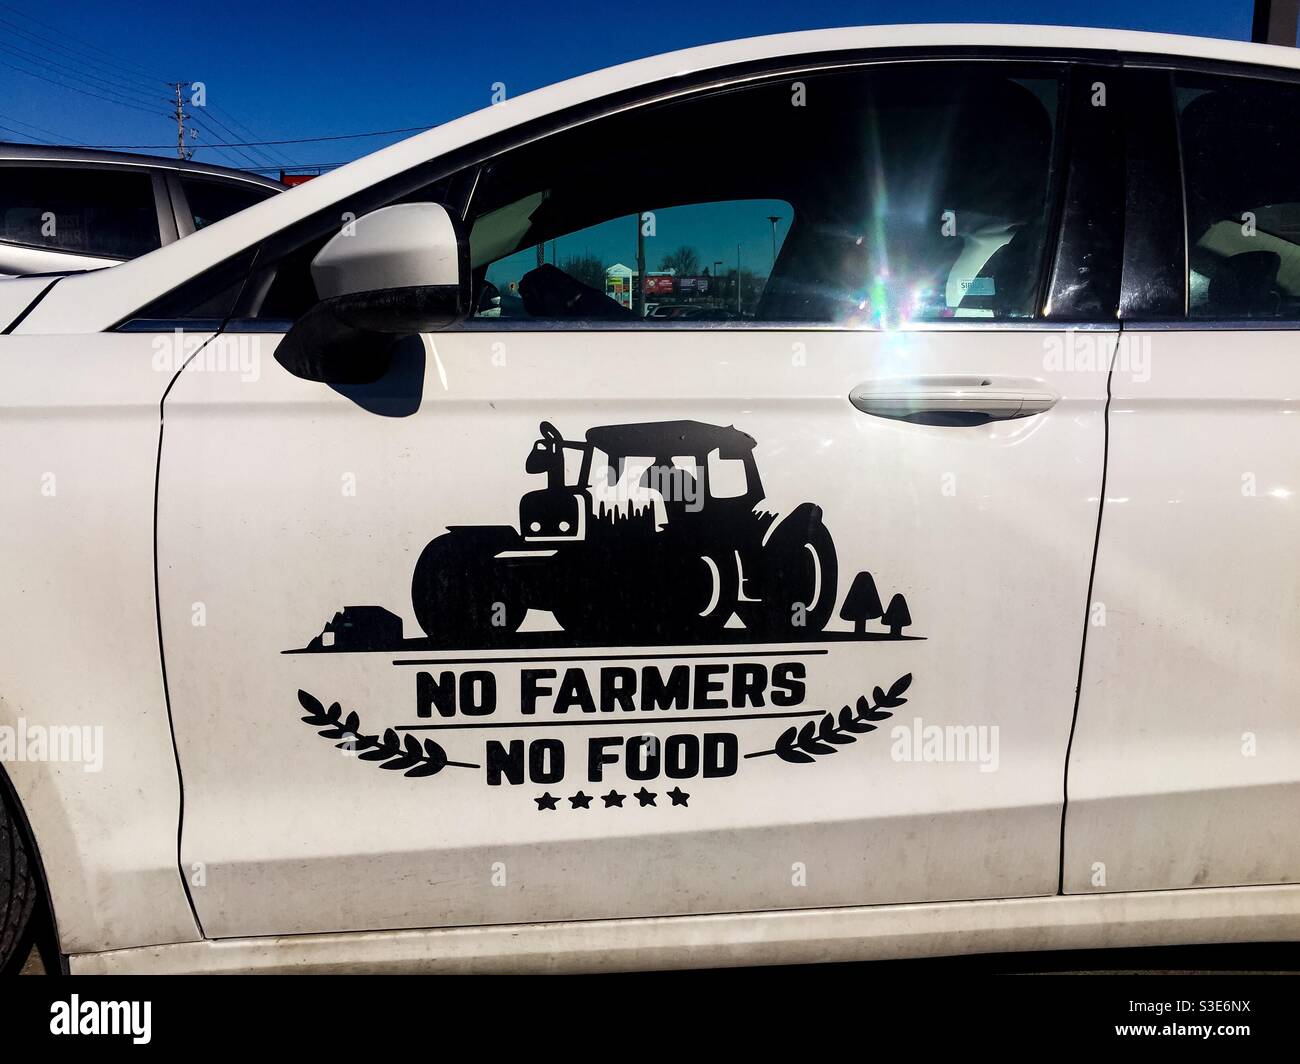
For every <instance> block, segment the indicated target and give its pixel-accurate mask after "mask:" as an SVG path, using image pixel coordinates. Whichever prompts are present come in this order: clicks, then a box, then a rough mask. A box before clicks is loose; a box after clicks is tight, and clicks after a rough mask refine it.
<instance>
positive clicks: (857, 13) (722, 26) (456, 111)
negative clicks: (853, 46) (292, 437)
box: [0, 0, 1251, 165]
mask: <svg viewBox="0 0 1300 1064" xmlns="http://www.w3.org/2000/svg"><path fill="white" fill-rule="evenodd" d="M1250 17H1251V7H1250V3H1249V2H1248V0H1234V2H1229V3H1221V2H1215V3H1210V2H1207V0H1191V2H1172V0H1154V2H1151V3H1146V4H1142V5H1138V4H1134V3H1132V2H1131V0H1130V2H1125V3H1119V2H1114V0H1090V2H1087V3H1084V2H1079V0H1058V2H1056V3H1053V4H1046V3H1043V2H1041V0H1039V2H1037V3H1027V2H1019V0H1010V2H1008V0H1003V2H983V0H963V2H961V3H956V2H952V0H938V2H928V0H909V2H908V3H905V4H904V3H884V4H880V3H853V2H851V0H850V2H844V0H839V2H828V0H798V2H782V0H768V2H763V3H758V2H755V0H744V2H738V0H707V2H705V3H695V4H689V3H681V2H678V3H669V4H651V5H646V4H616V3H610V2H608V0H604V2H600V3H596V2H591V0H577V2H552V3H537V2H535V0H533V2H511V0H498V2H496V3H490V4H464V3H445V2H443V3H437V2H435V3H431V4H426V5H417V4H414V3H410V2H407V3H402V2H394V0H369V2H368V3H365V4H357V3H341V2H322V3H310V2H306V3H298V2H294V0H288V2H283V0H282V2H280V3H273V2H267V0H259V2H256V3H254V2H252V0H223V2H221V3H210V4H203V5H195V4H175V3H162V2H158V0H134V2H131V3H129V4H122V5H120V6H119V5H109V4H105V3H103V0H96V2H86V0H67V2H64V3H61V4H48V3H46V4H39V5H38V4H34V3H31V2H30V0H0V125H4V126H9V127H11V129H16V130H18V131H19V132H22V133H26V134H28V135H30V136H31V137H33V138H44V139H50V140H52V139H53V138H47V137H45V133H43V132H38V131H36V130H34V129H33V128H32V127H39V128H40V130H42V131H48V132H50V133H57V134H58V135H59V136H60V137H61V138H63V139H64V141H71V142H73V143H79V144H131V145H135V144H142V145H143V144H148V145H154V144H157V145H165V144H171V145H173V147H172V148H171V150H170V151H169V150H168V149H167V148H165V147H164V148H159V149H158V150H157V153H159V154H174V150H175V149H174V143H175V125H174V122H170V121H169V119H168V118H167V117H165V116H164V112H165V111H166V110H167V109H168V108H167V104H166V102H165V101H164V99H163V97H164V96H165V94H166V89H165V86H164V85H163V82H164V81H165V80H168V79H172V80H176V79H179V80H185V81H202V82H204V83H205V84H206V86H207V92H208V103H209V105H212V106H214V107H215V108H216V110H213V111H212V112H211V113H212V114H213V116H214V120H212V121H209V123H208V125H209V126H210V129H211V133H210V134H209V135H215V136H216V137H219V138H221V139H225V140H236V139H272V138H275V137H309V136H320V135H328V134H337V133H351V132H356V131H364V130H376V129H392V128H396V127H404V126H417V125H433V124H437V123H439V122H442V121H445V120H447V119H449V118H453V117H455V116H457V115H460V114H464V113H466V112H468V111H472V110H477V109H478V108H480V107H483V106H486V105H487V104H488V103H489V102H490V93H491V91H492V89H491V87H492V84H493V82H503V83H504V84H505V86H506V89H507V91H508V93H509V94H510V95H512V96H513V95H518V94H519V93H522V92H525V91H527V90H529V89H533V88H537V87H539V86H541V85H545V84H548V83H550V82H553V81H558V80H561V79H563V78H566V77H571V76H573V75H575V74H580V73H583V72H586V71H589V70H594V69H597V68H600V67H603V66H608V65H610V64H613V63H618V62H622V61H624V60H628V59H634V58H638V57H640V56H645V55H652V54H654V53H656V52H663V51H670V50H672V49H675V48H682V47H687V46H690V45H694V44H704V43H708V42H711V41H720V40H727V39H729V38H734V37H750V36H755V35H759V34H764V33H778V32H783V31H787V30H797V29H814V28H821V27H831V26H839V25H852V24H867V23H889V22H972V21H984V22H1050V23H1057V24H1067V25H1084V26H1105V27H1113V28H1121V29H1145V30H1158V31H1164V32H1174V33H1190V34H1197V35H1201V36H1208V37H1225V38H1235V39H1238V40H1244V39H1247V38H1248V37H1249V35H1250ZM20 30H21V31H22V32H21V33H20V32H19V31H20ZM33 38H36V39H33ZM60 45H61V47H60ZM95 49H99V51H96V50H95ZM23 53H25V54H23ZM76 56H91V57H94V58H96V59H98V60H101V61H102V62H101V63H100V64H92V63H83V62H81V61H79V59H78V58H76ZM15 68H23V69H26V70H28V71H32V72H36V73H40V74H42V75H44V76H45V77H47V78H49V79H51V80H53V81H59V82H62V83H63V84H62V85H55V84H51V83H50V81H47V80H41V79H40V78H38V77H36V76H33V73H22V72H20V70H19V69H15ZM68 85H77V86H79V87H81V88H82V89H83V90H86V91H90V92H96V91H97V90H99V89H102V88H103V87H104V86H106V85H107V86H112V87H114V89H116V90H117V91H118V92H120V93H121V95H122V98H124V99H127V100H131V101H134V102H135V104H137V105H140V106H141V107H142V109H136V108H135V107H127V106H122V105H121V104H120V103H110V102H106V101H104V100H101V99H97V98H95V97H93V96H88V95H85V94H83V93H78V92H76V91H73V89H71V88H68V87H67V86H68ZM155 88H156V91H157V94H158V98H157V100H156V102H155V101H154V100H153V98H152V93H153V92H154V91H155ZM155 107H156V113H154V108H155ZM222 121H224V122H225V125H226V129H224V130H223V129H222V128H221V127H220V125H218V124H217V123H219V122H222ZM16 123H23V124H16ZM230 130H239V131H240V135H239V136H236V135H235V134H234V133H232V132H230ZM245 130H252V131H254V132H255V133H256V134H257V136H256V137H252V136H247V135H246V134H245V133H244V131H245ZM0 138H3V139H10V140H16V139H20V138H18V137H15V136H14V135H13V133H12V132H10V131H6V130H3V129H0ZM397 139H400V137H398V136H390V137H381V138H374V139H368V140H352V141H340V142H335V143H332V144H331V143H324V144H299V145H286V146H283V147H282V148H279V149H274V150H275V151H277V152H278V153H279V155H278V156H277V157H276V159H277V161H278V160H279V159H281V158H287V159H289V160H291V161H293V162H297V163H316V162H330V163H332V162H339V161H345V160H348V159H352V158H356V157H357V156H359V155H363V154H365V153H366V152H367V151H370V150H373V149H375V148H378V147H380V146H382V145H383V144H386V143H389V142H391V141H393V140H397ZM202 144H203V141H202V140H200V141H199V146H200V151H199V152H198V154H197V156H196V158H198V159H200V160H203V161H208V162H225V163H228V164H233V165H251V164H250V163H249V161H248V159H247V158H241V157H240V156H238V155H235V154H233V153H231V152H229V151H214V150H211V149H207V150H204V149H203V148H202ZM254 154H255V153H254ZM257 161H259V162H265V161H266V160H265V159H262V158H258V160H257Z"/></svg>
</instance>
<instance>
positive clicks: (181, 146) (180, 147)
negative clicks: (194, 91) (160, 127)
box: [172, 81, 194, 159]
mask: <svg viewBox="0 0 1300 1064" xmlns="http://www.w3.org/2000/svg"><path fill="white" fill-rule="evenodd" d="M188 84H189V82H188V81H174V82H172V88H174V89H175V90H176V112H175V118H176V158H178V159H188V158H190V156H192V155H193V154H194V153H193V152H192V151H190V150H189V149H187V148H186V147H185V120H186V119H187V118H189V117H190V116H189V115H187V114H186V113H185V100H184V98H183V97H182V96H181V90H182V89H184V88H185V87H186V86H187V85H188Z"/></svg>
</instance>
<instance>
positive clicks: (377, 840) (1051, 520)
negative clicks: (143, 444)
mask: <svg viewBox="0 0 1300 1064" xmlns="http://www.w3.org/2000/svg"><path fill="white" fill-rule="evenodd" d="M1107 76H1108V75H1107V74H1105V73H1104V72H1103V73H1101V74H1098V73H1096V72H1091V73H1085V74H1083V75H1080V76H1076V77H1074V78H1073V79H1071V77H1070V71H1069V68H1068V66H1067V65H1065V64H1062V63H1037V64H1035V63H1025V62H1015V63H1012V62H1009V61H1008V62H1006V63H1002V62H981V63H967V62H952V63H928V64H918V65H913V64H910V63H880V64H874V63H864V64H862V65H856V66H850V67H847V68H844V69H830V70H827V69H809V67H808V65H807V64H805V65H803V66H801V65H800V64H799V62H798V61H797V60H795V59H791V60H790V61H789V62H788V63H786V64H784V65H783V66H782V68H781V69H779V70H778V71H776V72H767V73H764V72H759V74H758V75H755V74H754V73H753V72H750V73H748V74H746V76H745V79H744V81H743V82H735V83H731V82H728V81H727V80H726V79H721V80H719V78H718V77H713V78H707V77H706V78H701V82H702V85H701V86H700V87H699V88H697V89H695V90H692V91H688V92H686V93H685V94H683V93H682V92H681V91H680V88H679V87H678V88H675V89H674V95H673V97H672V98H671V99H667V100H664V101H660V102H656V103H649V104H645V105H642V106H636V107H631V108H626V109H622V110H619V109H618V108H617V107H616V105H615V104H613V103H612V102H611V103H609V104H608V105H607V106H606V107H605V108H604V110H606V111H613V113H609V114H605V115H603V116H601V117H597V118H593V119H590V120H589V121H582V122H576V121H575V120H574V119H573V118H572V117H569V118H566V119H564V120H563V121H560V120H557V123H556V126H557V128H556V129H555V130H554V131H552V132H549V133H544V134H543V135H538V134H537V133H536V131H530V132H529V135H528V140H527V142H526V143H520V144H518V145H515V146H506V147H505V148H494V149H492V150H491V151H488V152H485V153H484V157H483V158H482V159H481V165H480V163H479V162H475V163H474V164H473V165H471V166H469V167H468V168H467V169H461V170H459V171H458V172H457V173H456V174H455V175H453V176H452V177H451V178H449V180H448V181H447V182H443V183H441V184H440V185H438V186H437V196H439V197H441V196H452V201H451V202H453V206H454V210H455V212H456V214H457V215H458V216H460V217H461V218H462V220H463V223H464V230H465V233H464V236H465V244H466V245H467V246H466V249H465V255H466V257H467V258H468V260H469V268H470V269H472V270H473V273H474V278H475V284H476V291H477V293H478V295H477V297H476V299H477V304H476V305H477V307H478V313H477V314H476V315H475V316H474V317H472V318H471V319H470V320H467V321H465V322H464V323H463V324H462V325H461V326H459V327H456V328H453V329H449V330H447V331H445V332H440V333H437V334H427V335H423V336H418V337H408V338H407V339H406V340H403V341H402V342H401V343H400V344H399V345H398V347H397V348H395V350H394V353H393V356H392V363H391V368H390V369H389V370H388V371H387V373H386V374H385V375H384V376H383V377H382V378H381V379H380V380H378V381H376V382H374V383H371V384H348V383H342V382H339V383H335V384H333V385H330V384H324V383H320V382H318V381H308V380H304V379H300V378H298V377H296V376H294V375H292V374H291V373H289V372H288V371H287V370H286V369H285V367H284V366H282V365H281V364H280V363H279V362H277V361H276V360H275V358H274V349H275V345H276V343H277V342H278V341H279V339H280V335H281V334H280V333H279V332H277V331H276V326H275V323H274V321H273V320H272V319H273V318H275V317H277V316H285V315H286V313H288V315H289V316H297V315H299V314H301V313H302V312H303V311H305V310H306V309H307V307H308V306H309V305H310V301H311V299H312V298H314V297H313V296H312V295H311V275H310V273H309V272H308V271H307V269H306V266H307V264H308V263H309V262H310V258H311V256H312V255H313V254H315V253H316V249H317V248H319V247H320V246H321V244H322V243H323V242H324V240H325V239H326V236H322V237H321V238H320V239H318V240H316V242H315V243H312V242H311V241H306V242H305V243H304V245H303V247H302V248H299V249H298V250H297V251H296V252H294V253H292V254H288V255H286V256H284V257H283V258H282V259H279V260H276V261H273V262H270V263H269V264H268V263H259V271H258V272H257V273H256V274H255V275H254V279H253V280H252V281H251V282H250V287H251V290H252V291H254V292H255V293H258V295H257V299H256V300H255V301H254V303H255V305H253V306H252V307H251V308H250V309H248V312H247V314H246V315H245V318H246V319H247V320H243V321H239V322H236V323H233V325H234V327H233V328H231V329H228V330H227V331H226V333H224V334H223V336H222V337H221V338H220V339H221V340H222V341H224V342H225V347H224V351H225V355H224V356H222V354H221V351H222V350H223V348H222V347H221V345H219V344H210V345H209V346H208V348H206V349H205V351H206V352H207V355H208V357H206V358H196V359H195V360H194V362H193V363H192V364H191V366H190V368H188V369H187V370H186V372H184V373H182V374H180V376H179V377H178V378H177V380H176V381H175V383H174V385H173V387H172V388H171V390H170V392H169V394H168V396H167V398H166V401H165V403H164V439H163V445H162V457H161V466H160V471H159V478H160V479H159V512H158V554H159V609H160V616H161V626H162V633H163V642H164V654H165V660H166V662H167V677H168V690H169V695H170V703H171V708H172V714H173V723H174V727H175V733H176V742H177V748H178V752H179V759H180V763H181V767H182V772H183V775H184V781H185V816H184V824H183V831H182V839H181V856H182V865H183V868H184V870H185V871H186V873H187V875H188V876H189V878H190V882H191V893H192V896H193V900H194V904H195V907H196V910H197V912H198V915H199V917H200V919H201V921H202V924H203V927H204V931H205V933H207V934H208V935H210V936H215V937H224V936H233V935H259V934H276V933H297V932H324V931H346V930H356V929H365V928H395V927H420V926H439V925H474V924H489V923H502V922H518V921H551V920H569V919H595V918H615V917H633V916H651V915H674V914H687V913H708V912H728V911H746V910H750V911H752V910H762V909H776V908H806V907H817V906H839V905H854V904H879V903H891V902H913V901H929V900H944V899H965V898H996V897H1008V896H1024V895H1035V894H1050V893H1054V892H1055V891H1056V889H1057V877H1058V871H1059V831H1060V814H1061V800H1062V776H1063V771H1064V763H1065V749H1066V743H1067V737H1068V733H1069V728H1070V722H1071V716H1072V711H1073V708H1074V692H1075V684H1076V679H1077V675H1078V667H1079V657H1078V655H1079V649H1080V638H1081V634H1082V626H1083V618H1084V612H1085V607H1086V601H1087V586H1088V578H1089V572H1090V566H1091V561H1092V551H1093V541H1094V536H1095V533H1096V519H1097V508H1098V499H1099V495H1100V486H1101V479H1102V463H1103V451H1102V448H1103V406H1104V402H1105V392H1106V369H1107V367H1108V365H1109V360H1110V357H1111V355H1112V353H1113V349H1114V342H1115V336H1116V330H1115V325H1114V321H1113V315H1114V304H1113V292H1112V294H1111V295H1110V296H1109V297H1108V296H1107V285H1108V281H1107V276H1108V273H1110V272H1111V266H1112V265H1114V264H1113V263H1110V261H1109V258H1108V256H1109V254H1110V248H1109V245H1108V244H1107V241H1106V238H1107V233H1108V232H1109V228H1110V222H1109V221H1108V220H1107V219H1109V218H1110V214H1109V213H1108V212H1109V208H1110V206H1111V204H1110V203H1109V201H1108V200H1107V197H1108V196H1109V195H1110V193H1111V192H1112V191H1113V187H1112V186H1111V185H1109V184H1106V182H1105V181H1102V182H1101V183H1100V185H1099V184H1098V177H1097V172H1096V168H1097V167H1101V168H1102V169H1103V170H1104V169H1105V167H1106V166H1107V165H1108V162H1107V160H1108V159H1109V158H1111V157H1113V154H1114V153H1113V152H1112V153H1109V154H1108V153H1106V152H1103V151H1099V150H1097V148H1098V145H1102V146H1104V145H1105V137H1106V136H1107V135H1108V130H1109V129H1110V124H1109V122H1110V120H1109V113H1108V112H1107V111H1106V110H1105V109H1104V108H1101V109H1099V108H1096V107H1093V106H1091V105H1088V106H1084V105H1086V104H1088V101H1089V100H1090V99H1091V98H1092V97H1094V96H1095V87H1094V86H1095V84H1096V83H1097V82H1098V79H1099V78H1100V79H1104V78H1105V77H1107ZM1067 109H1073V111H1074V112H1075V114H1074V120H1073V125H1072V128H1073V129H1074V133H1073V136H1074V137H1076V138H1077V140H1076V142H1075V143H1076V145H1077V148H1076V150H1075V151H1073V152H1069V153H1067V151H1066V145H1065V144H1064V143H1063V142H1062V140H1061V133H1060V129H1061V127H1062V121H1063V117H1064V113H1065V111H1066V110H1067ZM600 110H602V108H599V107H598V108H596V111H597V112H599V111H600ZM1112 147H1113V145H1112ZM458 165H459V164H458ZM1067 173H1068V182H1067ZM1089 182H1091V186H1090V185H1089ZM1067 183H1068V184H1069V185H1070V186H1071V187H1072V188H1073V189H1074V190H1075V191H1074V192H1072V193H1069V195H1077V194H1078V190H1080V189H1082V188H1085V187H1092V188H1093V191H1094V193H1096V195H1097V196H1098V197H1099V199H1098V202H1095V203H1089V204H1086V205H1084V206H1083V207H1080V205H1078V204H1075V205H1074V206H1073V207H1071V206H1070V204H1069V203H1065V202H1063V197H1065V196H1066V195H1067V194H1066V192H1065V186H1066V185H1067ZM1114 187H1118V186H1114ZM451 190H465V191H464V194H462V193H461V192H456V193H455V194H454V195H453V194H452V191H451ZM433 195H434V193H432V192H431V193H429V195H428V196H427V197H426V198H430V197H433ZM417 198H418V197H417ZM340 208H341V210H340V212H339V222H338V224H337V225H336V226H334V228H335V229H337V230H338V232H337V239H338V240H346V239H347V235H348V233H349V232H351V231H352V230H350V229H349V226H351V225H352V223H353V222H354V221H355V218H352V217H349V216H348V215H346V214H345V213H344V212H345V211H346V209H347V205H346V204H340ZM1062 219H1063V220H1062ZM362 221H363V222H364V221H365V219H362ZM327 236H328V238H330V239H333V238H335V236H336V234H335V232H334V231H331V232H330V233H329V234H327ZM1085 238H1086V239H1085ZM1081 241H1083V242H1084V243H1087V245H1088V246H1087V247H1086V248H1083V249H1082V250H1081ZM1084 253H1086V256H1087V258H1086V263H1085V266H1086V268H1081V265H1080V256H1081V255H1082V254H1084ZM263 293H264V295H263ZM651 296H653V297H654V298H653V299H651V298H650V297H651ZM1108 298H1109V299H1110V303H1109V306H1108V305H1107V299H1108ZM304 299H305V301H304ZM295 300H297V301H298V302H296V303H295ZM670 301H671V302H672V303H673V304H674V305H676V306H678V307H685V308H688V309H687V311H686V312H685V313H683V314H682V315H681V316H680V317H658V316H656V317H654V318H646V317H644V308H645V304H646V303H647V302H657V303H660V304H663V303H665V302H670ZM1045 306H1046V308H1047V310H1046V311H1045V310H1044V307H1045ZM1048 314H1050V315H1052V316H1051V317H1050V318H1049V317H1048V316H1047V315H1048ZM1071 318H1074V319H1083V322H1082V325H1081V326H1080V322H1079V321H1077V320H1076V321H1071V320H1070V319H1071ZM1108 319H1109V324H1107V320H1108ZM1089 322H1091V324H1089ZM1076 326H1080V327H1076Z"/></svg>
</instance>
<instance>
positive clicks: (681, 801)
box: [668, 787, 690, 805]
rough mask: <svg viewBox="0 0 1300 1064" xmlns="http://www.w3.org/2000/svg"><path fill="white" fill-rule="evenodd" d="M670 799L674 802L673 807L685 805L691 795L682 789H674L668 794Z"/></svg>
mask: <svg viewBox="0 0 1300 1064" xmlns="http://www.w3.org/2000/svg"><path fill="white" fill-rule="evenodd" d="M668 797H669V798H671V799H672V800H673V805H685V804H686V799H688V798H689V797H690V795H689V794H687V793H686V792H685V791H684V790H682V789H681V788H680V787H674V788H673V789H672V790H671V791H669V792H668Z"/></svg>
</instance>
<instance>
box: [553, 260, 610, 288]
mask: <svg viewBox="0 0 1300 1064" xmlns="http://www.w3.org/2000/svg"><path fill="white" fill-rule="evenodd" d="M560 269H562V270H563V271H564V272H565V273H567V274H568V275H569V276H570V277H572V278H574V280H577V281H581V282H582V283H583V284H585V285H587V286H588V287H589V288H594V289H596V291H597V292H603V291H605V266H604V264H603V263H602V262H601V261H600V259H598V258H596V256H595V255H570V256H569V257H568V258H567V259H565V260H564V265H563V266H561V267H560Z"/></svg>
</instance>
